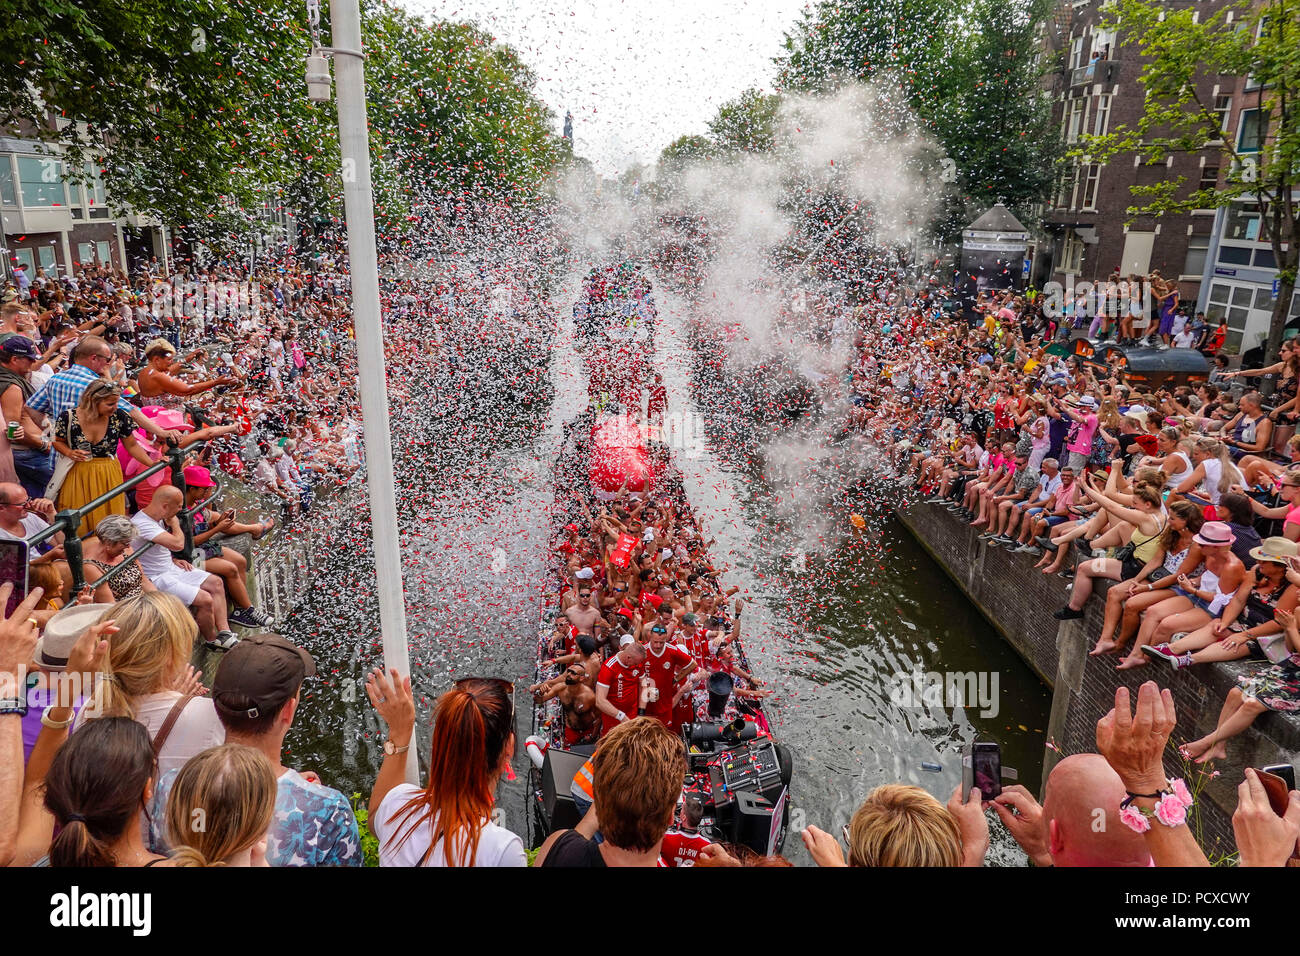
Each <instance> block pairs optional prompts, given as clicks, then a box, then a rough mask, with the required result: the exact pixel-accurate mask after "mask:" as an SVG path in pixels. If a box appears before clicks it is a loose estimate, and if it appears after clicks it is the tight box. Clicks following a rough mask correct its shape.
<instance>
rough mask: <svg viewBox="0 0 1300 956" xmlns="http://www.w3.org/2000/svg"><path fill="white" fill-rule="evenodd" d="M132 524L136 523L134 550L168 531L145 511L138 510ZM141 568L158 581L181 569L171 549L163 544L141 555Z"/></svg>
mask: <svg viewBox="0 0 1300 956" xmlns="http://www.w3.org/2000/svg"><path fill="white" fill-rule="evenodd" d="M131 524H133V525H135V538H134V540H132V542H131V550H132V551H139V550H140V549H141V548H143V547H144V545H145V542H147V541H152V540H153V539H154V538H156V537H158V535H160V534H167V533H168V529H167V528H164V527H163V525H162V523H161V522H159V521H156V520H154V519H153V518H150V517H149V516H148V515H147V514H145V513H144V512H143V511H137V512H136V513H135V514H133V515H132V516H131ZM140 570H141V571H143V572H144V573H145V574H146V575H147V576H148V577H149V580H151V581H157V580H158V579H159V578H161V577H162V576H163V575H165V574H175V573H176V572H177V571H178V570H180V569H179V568H177V567H176V564H175V563H174V562H173V561H172V553H171V551H169V550H168V549H167V548H164V547H163V546H162V545H157V546H155V547H152V548H150V549H149V550H148V551H146V552H145V553H144V554H142V555H140Z"/></svg>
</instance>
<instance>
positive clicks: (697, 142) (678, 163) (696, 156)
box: [659, 135, 714, 172]
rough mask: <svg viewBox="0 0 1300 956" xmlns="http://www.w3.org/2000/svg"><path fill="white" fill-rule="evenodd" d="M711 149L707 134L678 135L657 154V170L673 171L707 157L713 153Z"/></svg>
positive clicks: (711, 143)
mask: <svg viewBox="0 0 1300 956" xmlns="http://www.w3.org/2000/svg"><path fill="white" fill-rule="evenodd" d="M713 151H714V146H713V141H712V140H710V139H709V138H708V137H707V136H700V135H687V136H679V137H677V138H676V139H675V140H673V141H672V142H671V143H669V144H668V145H667V146H665V147H664V148H663V152H661V153H660V154H659V170H660V172H675V171H677V170H680V169H681V168H682V167H684V166H686V165H687V164H689V163H693V162H697V161H699V160H701V159H707V158H708V157H709V156H711V155H713Z"/></svg>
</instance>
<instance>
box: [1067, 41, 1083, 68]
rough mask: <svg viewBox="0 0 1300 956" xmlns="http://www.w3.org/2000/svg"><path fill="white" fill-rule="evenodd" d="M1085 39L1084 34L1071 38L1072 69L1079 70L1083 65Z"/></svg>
mask: <svg viewBox="0 0 1300 956" xmlns="http://www.w3.org/2000/svg"><path fill="white" fill-rule="evenodd" d="M1083 40H1084V38H1083V37H1082V36H1077V37H1074V38H1073V39H1071V40H1070V69H1071V70H1077V69H1078V68H1079V67H1081V66H1083Z"/></svg>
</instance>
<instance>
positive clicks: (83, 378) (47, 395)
mask: <svg viewBox="0 0 1300 956" xmlns="http://www.w3.org/2000/svg"><path fill="white" fill-rule="evenodd" d="M97 378H102V376H100V375H96V374H95V373H94V371H92V370H91V369H89V368H87V367H86V366H84V365H74V366H72V367H71V368H66V369H64V370H63V371H62V372H58V373H56V374H54V375H52V376H51V377H50V380H49V381H48V382H46V383H45V384H44V385H42V386H41V387H40V388H38V389H37V390H36V391H35V392H33V393H32V397H31V398H29V399H27V407H28V408H32V409H35V410H36V411H38V412H43V413H45V414H46V415H49V416H50V417H51V418H58V417H59V416H60V415H62V414H63V413H64V412H66V411H67V410H68V409H69V408H76V407H77V403H78V402H80V401H81V393H82V392H84V391H85V390H86V386H87V385H89V384H90V383H91V382H93V381H94V380H95V379H97ZM117 407H118V408H120V409H121V410H122V411H124V412H126V413H127V414H128V415H130V414H131V413H132V412H134V411H135V406H134V405H132V404H131V403H130V402H128V401H127V400H126V398H125V396H122V397H119V398H118V400H117Z"/></svg>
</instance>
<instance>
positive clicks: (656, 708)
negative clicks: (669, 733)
mask: <svg viewBox="0 0 1300 956" xmlns="http://www.w3.org/2000/svg"><path fill="white" fill-rule="evenodd" d="M691 660H692V658H691V655H690V654H687V653H686V652H685V651H684V650H682V649H681V648H680V647H678V646H677V645H676V644H665V645H664V649H663V652H662V653H660V654H659V655H658V656H656V655H655V652H654V651H653V650H651V649H650V647H649V646H647V647H646V658H645V667H646V673H647V674H649V675H650V679H651V680H653V681H654V682H655V686H656V687H658V688H659V699H658V700H657V701H655V702H654V703H653V704H651V705H650V706H649V707H647V708H646V710H645V712H646V715H647V716H649V717H654V718H655V719H656V720H658V721H660V722H661V723H662V724H663V725H664V726H665V727H668V726H671V723H672V716H673V694H674V693H675V692H676V690H677V685H676V684H675V683H674V682H673V678H674V677H675V676H676V675H677V672H678V671H680V670H681V669H682V668H683V667H686V666H687V665H688V664H690V663H691Z"/></svg>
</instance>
